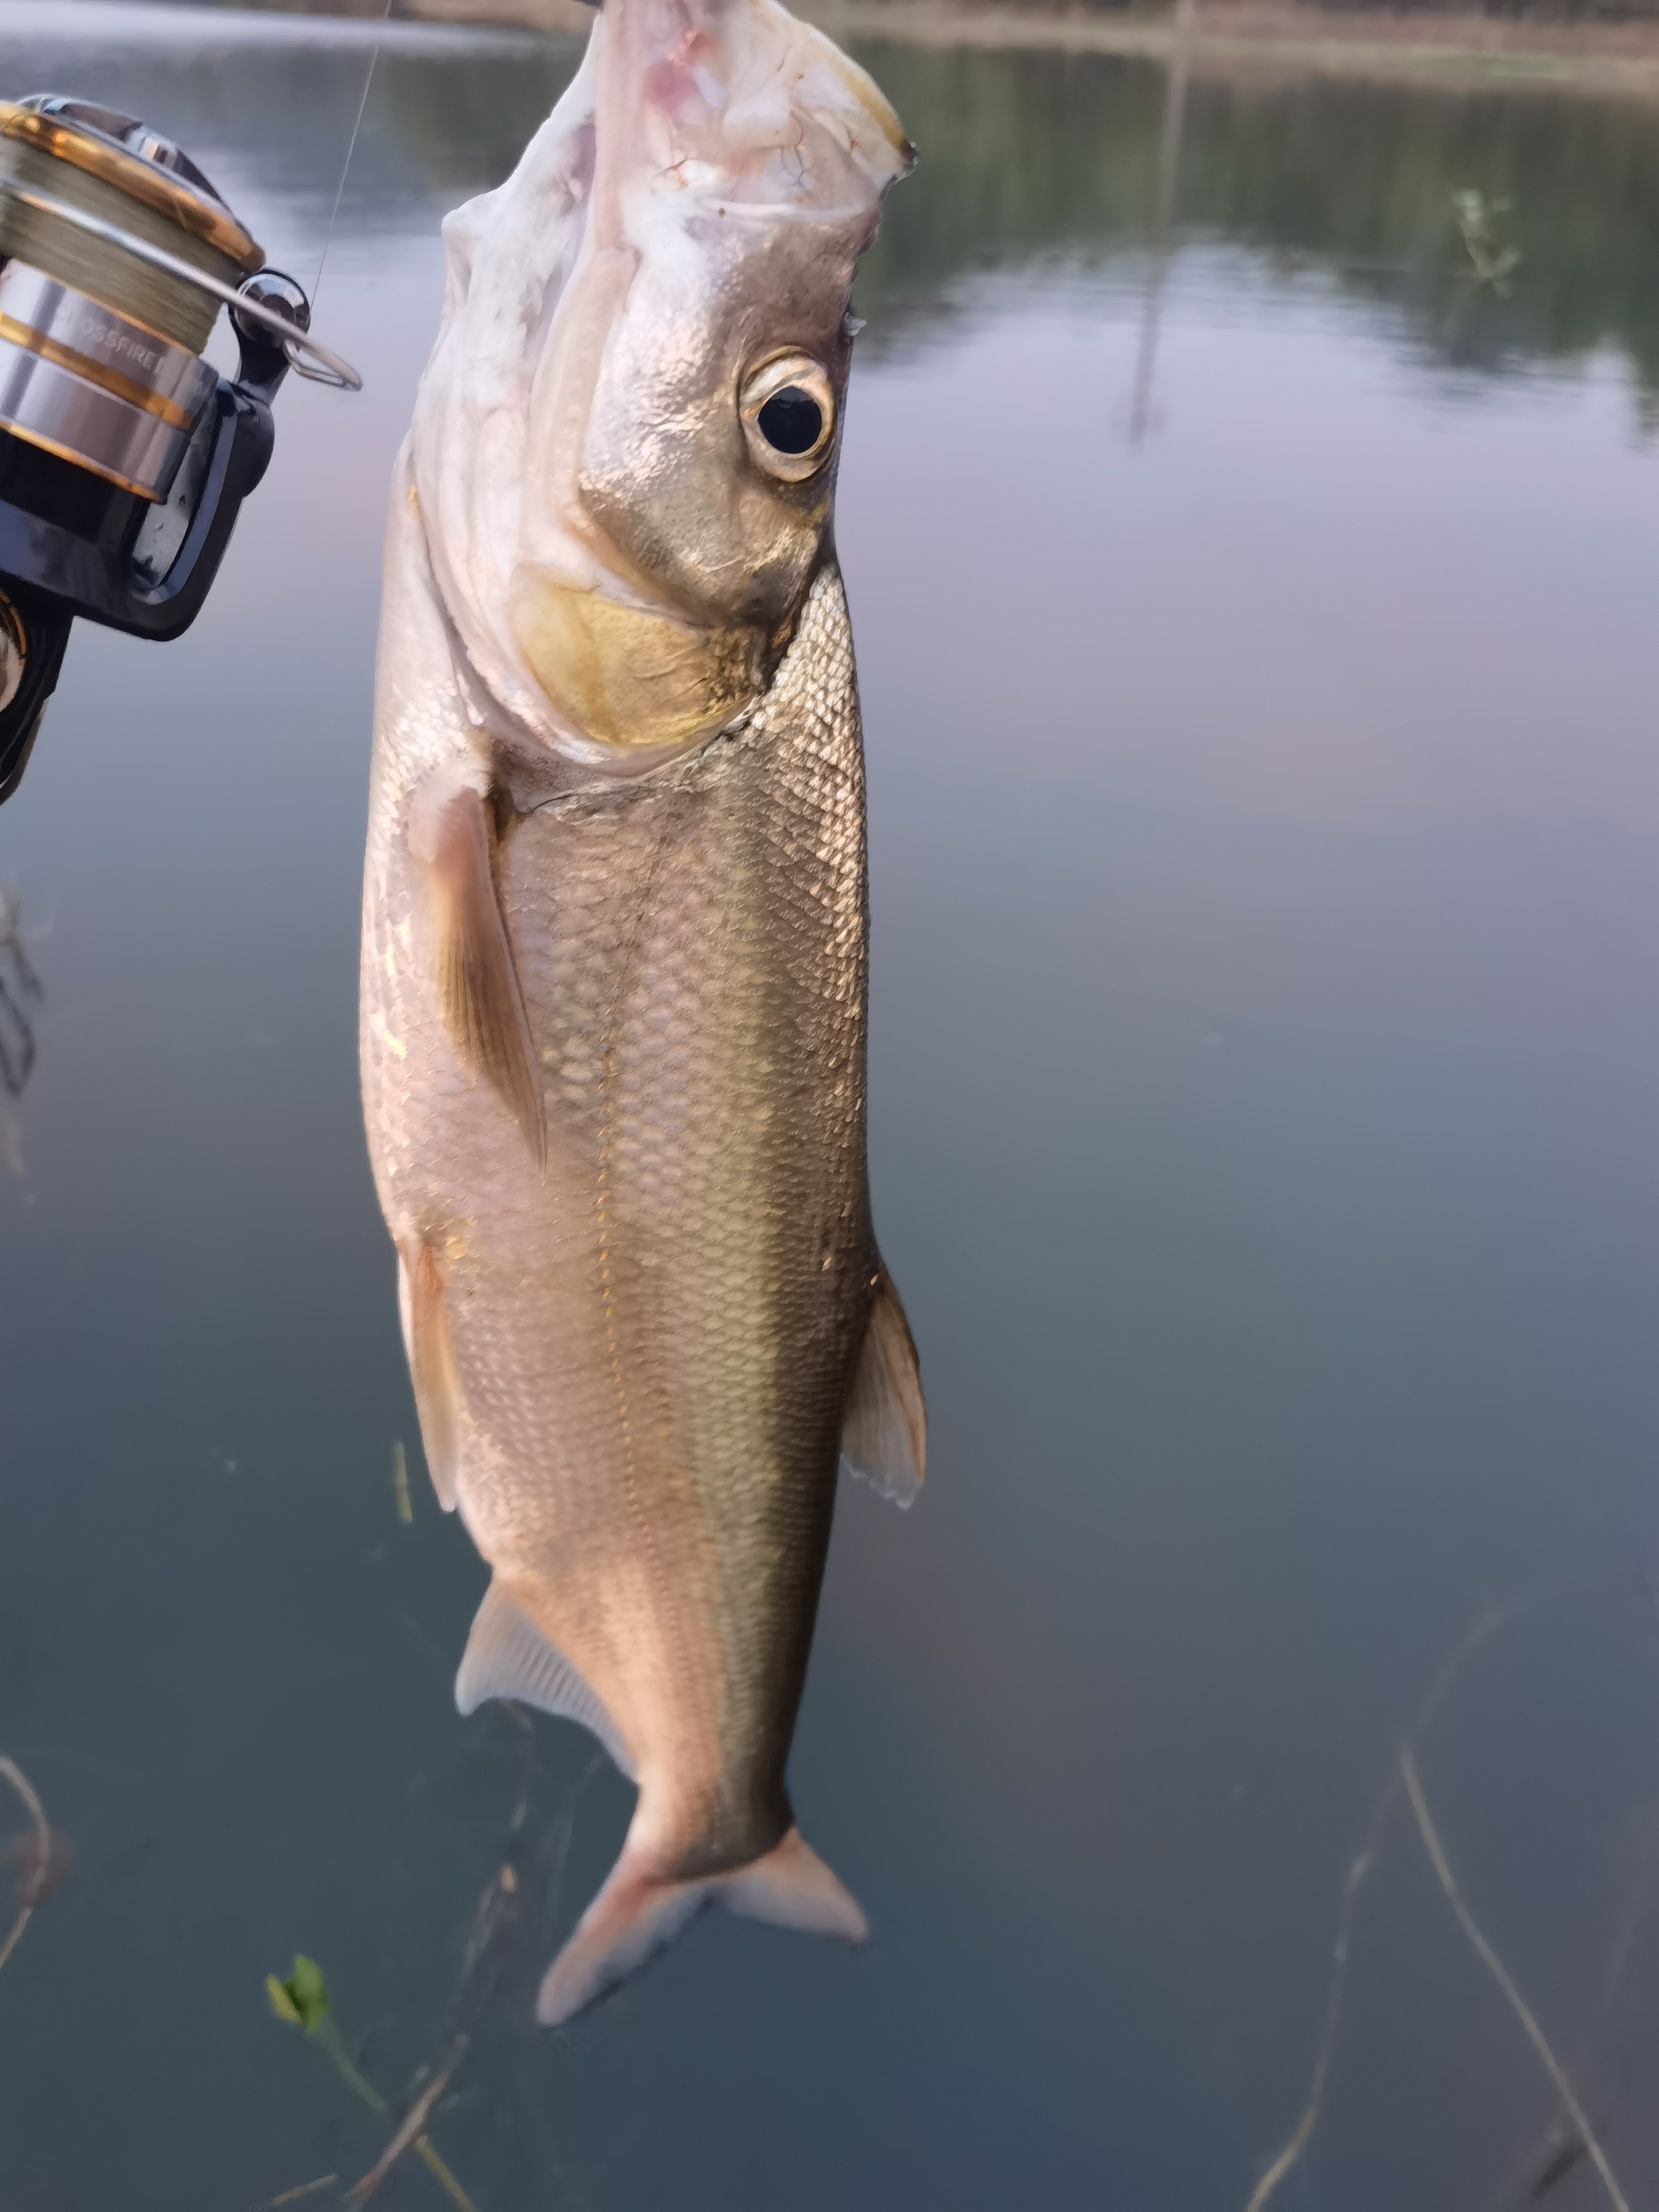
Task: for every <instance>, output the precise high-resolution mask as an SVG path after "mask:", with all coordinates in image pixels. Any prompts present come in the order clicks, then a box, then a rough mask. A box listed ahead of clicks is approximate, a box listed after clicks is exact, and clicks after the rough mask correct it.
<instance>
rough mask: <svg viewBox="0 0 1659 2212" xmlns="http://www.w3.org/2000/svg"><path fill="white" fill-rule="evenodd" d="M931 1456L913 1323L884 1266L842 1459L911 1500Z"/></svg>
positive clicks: (885, 1490) (898, 1499)
mask: <svg viewBox="0 0 1659 2212" xmlns="http://www.w3.org/2000/svg"><path fill="white" fill-rule="evenodd" d="M841 1463H842V1467H843V1468H846V1469H847V1470H848V1472H849V1473H851V1474H861V1475H862V1476H863V1477H864V1479H865V1480H866V1482H869V1483H872V1484H873V1485H874V1486H875V1487H876V1488H877V1489H878V1491H879V1492H881V1494H882V1496H883V1497H884V1498H891V1499H892V1501H893V1503H894V1504H896V1505H908V1504H910V1502H911V1501H912V1499H913V1498H915V1494H916V1492H917V1491H918V1490H920V1489H921V1478H922V1475H923V1474H924V1473H925V1471H926V1468H927V1407H926V1405H925V1404H924V1403H923V1401H922V1395H921V1367H920V1365H919V1364H918V1362H917V1359H916V1347H915V1341H914V1340H913V1339H912V1337H911V1334H910V1324H909V1322H908V1321H906V1319H905V1318H904V1308H903V1307H902V1305H901V1304H899V1294H898V1292H897V1291H896V1290H895V1289H894V1288H893V1283H892V1278H891V1277H890V1275H889V1274H888V1273H887V1270H886V1269H885V1267H884V1268H883V1269H882V1270H881V1273H880V1275H879V1276H878V1279H877V1283H876V1295H875V1298H874V1300H873V1302H872V1304H871V1308H870V1320H869V1324H868V1326H867V1328H866V1330H865V1334H864V1349H863V1351H862V1352H860V1354H859V1364H858V1370H857V1372H856V1373H855V1374H854V1377H853V1388H852V1389H851V1391H850V1392H849V1393H848V1399H847V1412H846V1413H845V1415H844V1416H843V1419H842V1431H841Z"/></svg>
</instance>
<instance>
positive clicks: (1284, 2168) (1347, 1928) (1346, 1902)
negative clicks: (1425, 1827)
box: [1245, 1603, 1520, 2212]
mask: <svg viewBox="0 0 1659 2212" xmlns="http://www.w3.org/2000/svg"><path fill="white" fill-rule="evenodd" d="M1519 1610H1520V1607H1519V1605H1518V1603H1512V1604H1510V1605H1508V1606H1501V1607H1500V1606H1488V1607H1486V1611H1485V1612H1484V1613H1482V1614H1481V1615H1480V1619H1479V1620H1477V1621H1476V1622H1475V1624H1474V1627H1473V1628H1471V1629H1470V1630H1469V1632H1468V1634H1467V1635H1466V1636H1465V1637H1464V1638H1463V1639H1462V1642H1461V1643H1460V1644H1458V1645H1457V1647H1456V1649H1455V1650H1454V1651H1453V1653H1452V1655H1451V1656H1450V1657H1449V1659H1448V1660H1447V1662H1446V1663H1445V1665H1444V1666H1443V1668H1441V1669H1440V1672H1439V1674H1437V1676H1436V1677H1435V1679H1434V1682H1433V1684H1432V1685H1431V1688H1430V1690H1429V1693H1428V1695H1427V1697H1425V1699H1424V1700H1423V1702H1422V1704H1421V1705H1419V1708H1418V1711H1417V1717H1416V1719H1415V1720H1414V1721H1413V1723H1412V1726H1411V1731H1410V1733H1409V1735H1407V1738H1406V1748H1407V1754H1409V1753H1410V1750H1411V1747H1412V1746H1413V1743H1414V1742H1415V1741H1417V1740H1418V1738H1419V1737H1420V1736H1421V1735H1423V1734H1424V1732H1425V1729H1427V1728H1428V1726H1429V1724H1430V1723H1431V1721H1432V1720H1433V1718H1434V1717H1435V1715H1436V1714H1437V1712H1438V1711H1439V1710H1440V1707H1441V1705H1443V1703H1444V1702H1445V1699H1446V1698H1447V1696H1448V1695H1449V1692H1450V1690H1451V1687H1452V1685H1453V1683H1454V1682H1455V1681H1456V1680H1457V1677H1458V1676H1459V1674H1462V1670H1463V1668H1464V1667H1465V1666H1466V1665H1467V1664H1468V1662H1469V1660H1471V1659H1472V1658H1473V1657H1474V1655H1475V1653H1476V1652H1477V1651H1478V1650H1480V1646H1481V1645H1482V1644H1484V1643H1485V1642H1486V1639H1487V1638H1488V1637H1490V1636H1491V1635H1492V1633H1493V1632H1495V1631H1496V1630H1497V1629H1498V1628H1499V1627H1500V1626H1502V1625H1503V1623H1504V1621H1506V1620H1510V1618H1511V1617H1512V1616H1513V1615H1514V1614H1515V1613H1517V1612H1518V1611H1519ZM1401 1778H1402V1770H1401V1762H1400V1761H1398V1760H1396V1761H1395V1762H1394V1764H1392V1765H1390V1766H1389V1778H1388V1780H1387V1782H1386V1783H1385V1784H1383V1794H1382V1796H1380V1797H1379V1798H1378V1799H1377V1801H1376V1810H1375V1812H1373V1814H1371V1818H1370V1826H1368V1827H1367V1829H1366V1831H1365V1840H1364V1844H1362V1845H1361V1846H1360V1850H1359V1853H1358V1857H1356V1858H1355V1860H1354V1862H1353V1863H1352V1866H1350V1868H1349V1869H1348V1872H1347V1878H1346V1881H1344V1882H1343V1885H1342V1905H1341V1910H1340V1912H1339V1914H1338V1916H1337V1923H1336V1941H1335V1942H1334V1944H1333V1946H1332V1948H1331V1979H1330V1987H1329V1990H1328V1994H1327V1996H1326V1999H1325V2025H1324V2027H1323V2030H1322V2033H1321V2034H1320V2038H1319V2048H1318V2050H1317V2051H1316V2053H1315V2054H1314V2067H1313V2078H1312V2080H1311V2081H1310V2083H1309V2085H1308V2101H1307V2104H1306V2106H1304V2109H1303V2113H1302V2117H1301V2118H1300V2119H1299V2120H1298V2121H1297V2124H1296V2126H1295V2128H1294V2130H1292V2131H1291V2137H1290V2140H1289V2141H1288V2142H1286V2143H1285V2147H1284V2148H1283V2149H1282V2150H1281V2151H1280V2152H1279V2155H1278V2156H1277V2157H1276V2158H1275V2159H1274V2160H1273V2164H1272V2165H1271V2166H1269V2167H1268V2168H1267V2172H1265V2173H1264V2174H1263V2175H1262V2177H1261V2180H1260V2181H1258V2182H1257V2184H1256V2185H1255V2190H1254V2191H1252V2193H1251V2197H1250V2201H1249V2204H1248V2205H1247V2206H1246V2208H1245V2212H1261V2208H1262V2206H1263V2205H1264V2204H1265V2203H1267V2199H1268V2198H1269V2197H1271V2196H1272V2195H1273V2191H1274V2190H1276V2189H1277V2188H1278V2186H1279V2183H1280V2182H1281V2181H1283V2179H1285V2175H1286V2174H1287V2173H1288V2172H1290V2170H1291V2167H1292V2166H1294V2165H1295V2164H1296V2162H1297V2160H1298V2159H1299V2158H1300V2157H1301V2155H1302V2154H1303V2152H1304V2150H1305V2149H1306V2148H1307V2147H1308V2142H1309V2138H1310V2136H1312V2134H1313V2131H1314V2129H1315V2127H1316V2124H1318V2119H1319V2112H1320V2107H1321V2106H1322V2104H1323V2103H1324V2100H1325V2084H1326V2081H1327V2080H1328V2076H1329V2074H1330V2070H1331V2059H1332V2057H1333V2055H1334V2051H1335V2050H1336V2031H1337V2026H1338V2023H1339V2021H1340V2019H1341V2016H1342V1996H1343V1990H1344V1987H1345V1985H1346V1981H1347V1976H1348V1946H1349V1942H1350V1939H1351V1937H1352V1933H1353V1920H1354V1913H1355V1911H1356V1909H1357V1907H1358V1901H1359V1891H1360V1887H1361V1885H1362V1883H1363V1882H1364V1879H1365V1877H1366V1875H1368V1874H1369V1873H1370V1870H1371V1867H1372V1865H1373V1863H1374V1862H1375V1860H1376V1850H1377V1844H1378V1842H1379V1840H1380V1838H1381V1836H1382V1833H1383V1823H1384V1822H1385V1821H1386V1820H1387V1819H1388V1817H1389V1814H1390V1812H1391V1811H1392V1810H1393V1809H1394V1802H1395V1798H1396V1797H1397V1796H1399V1794H1400V1784H1401Z"/></svg>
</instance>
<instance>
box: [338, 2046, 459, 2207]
mask: <svg viewBox="0 0 1659 2212" xmlns="http://www.w3.org/2000/svg"><path fill="white" fill-rule="evenodd" d="M465 2056H466V2038H465V2036H464V2035H461V2036H458V2037H457V2038H456V2039H455V2041H454V2043H453V2045H451V2047H450V2052H449V2056H448V2057H447V2058H446V2059H445V2061H444V2063H443V2064H442V2065H441V2067H440V2068H439V2069H438V2070H437V2072H436V2073H435V2075H433V2077H432V2079H431V2080H430V2081H428V2083H427V2085H426V2087H425V2088H424V2089H422V2092H421V2093H420V2095H419V2096H418V2097H417V2098H416V2100H415V2102H414V2103H413V2104H412V2105H411V2106H410V2108H409V2112H408V2116H407V2117H406V2118H405V2119H404V2124H403V2125H402V2126H401V2127H400V2128H399V2129H398V2132H397V2134H396V2135H395V2136H392V2141H391V2142H389V2143H388V2144H387V2145H386V2148H385V2149H384V2150H383V2151H382V2152H381V2153H380V2157H379V2158H378V2159H377V2160H375V2162H374V2166H372V2167H371V2168H370V2169H369V2171H368V2172H367V2173H366V2174H365V2175H364V2176H363V2178H362V2180H361V2181H360V2182H358V2183H357V2185H356V2187H355V2188H354V2189H352V2190H351V2191H349V2194H348V2196H347V2197H346V2202H347V2203H348V2204H367V2203H368V2200H369V2198H370V2197H372V2196H373V2195H374V2192H375V2191H376V2190H377V2189H378V2188H379V2187H380V2184H381V2183H382V2182H383V2181H384V2180H385V2179H386V2176H387V2174H388V2173H390V2172H391V2171H392V2167H393V2166H395V2165H396V2164H397V2163H398V2160H399V2159H400V2158H401V2157H402V2156H403V2154H404V2152H405V2151H406V2150H407V2149H408V2148H410V2144H412V2143H419V2142H424V2141H425V2130H426V2124H427V2122H428V2120H429V2119H430V2118H431V2117H432V2108H433V2106H435V2104H436V2103H437V2101H438V2100H439V2098H440V2097H441V2096H442V2094H443V2093H444V2091H445V2090H446V2089H447V2087H449V2085H450V2082H451V2081H453V2079H454V2075H455V2069H456V2068H457V2067H458V2066H459V2064H460V2063H461V2061H462V2059H463V2058H465Z"/></svg>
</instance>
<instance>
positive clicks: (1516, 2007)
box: [1400, 1741, 1630, 2212]
mask: <svg viewBox="0 0 1659 2212" xmlns="http://www.w3.org/2000/svg"><path fill="white" fill-rule="evenodd" d="M1400 1772H1401V1779H1402V1780H1403V1781H1404V1783H1405V1785H1406V1796H1407V1798H1408V1800H1409V1801H1410V1803H1411V1808H1412V1813H1413V1817H1414V1818H1415V1820H1416V1821H1417V1832H1418V1833H1419V1835H1420V1836H1421V1837H1422V1838H1423V1848H1424V1850H1425V1851H1427V1853H1428V1855H1429V1863H1430V1864H1431V1866H1432V1867H1433V1869H1434V1872H1435V1879H1436V1880H1437V1881H1438V1882H1439V1884H1440V1887H1441V1888H1442V1889H1443V1890H1444V1892H1445V1893H1446V1902H1447V1903H1448V1904H1449V1905H1450V1906H1451V1909H1452V1911H1454V1912H1455V1914H1456V1916H1457V1924H1458V1926H1459V1927H1460V1928H1461V1929H1462V1930H1463V1933H1464V1934H1465V1936H1468V1939H1469V1943H1470V1946H1471V1948H1473V1949H1474V1953H1475V1955H1476V1957H1477V1958H1479V1960H1480V1963H1481V1964H1482V1966H1485V1967H1486V1971H1487V1972H1488V1973H1489V1974H1490V1975H1491V1976H1492V1979H1493V1981H1495V1982H1496V1983H1497V1984H1498V1988H1499V1989H1500V1990H1502V1991H1503V1992H1504V1997H1505V1998H1506V2000H1507V2001H1508V2003H1509V2007H1510V2011H1511V2012H1512V2013H1513V2014H1514V2015H1515V2016H1516V2019H1517V2020H1518V2021H1520V2023H1521V2026H1522V2028H1523V2029H1524V2030H1525V2032H1526V2037H1527V2040H1528V2042H1529V2043H1530V2044H1531V2045H1532V2047H1533V2049H1534V2051H1536V2052H1537V2053H1538V2056H1539V2058H1540V2059H1541V2062H1542V2063H1543V2068H1544V2071H1545V2072H1546V2073H1547V2075H1549V2077H1550V2080H1551V2081H1552V2082H1553V2085H1554V2088H1555V2093H1556V2094H1557V2096H1558V2097H1559V2098H1560V2100H1561V2102H1562V2104H1563V2105H1564V2106H1565V2107H1566V2110H1567V2112H1568V2113H1569V2114H1570V2116H1571V2120H1572V2124H1573V2125H1574V2127H1575V2128H1576V2129H1577V2131H1578V2137H1579V2140H1580V2142H1582V2143H1583V2146H1584V2150H1585V2152H1586V2154H1588V2156H1589V2160H1590V2163H1591V2165H1592V2166H1595V2170H1596V2172H1598V2173H1599V2174H1600V2175H1601V2182H1602V2186H1603V2187H1604V2188H1605V2189H1606V2191H1607V2195H1608V2197H1609V2198H1610V2199H1611V2200H1612V2202H1613V2205H1614V2206H1615V2207H1616V2208H1617V2212H1630V2206H1629V2204H1628V2203H1626V2198H1625V2195H1624V2191H1622V2190H1621V2189H1620V2186H1619V2184H1618V2181H1617V2179H1615V2177H1614V2174H1613V2168H1612V2166H1609V2165H1608V2163H1607V2153H1606V2152H1605V2151H1604V2150H1603V2149H1602V2148H1601V2144H1600V2143H1599V2142H1597V2140H1596V2136H1595V2130H1594V2129H1593V2128H1592V2127H1591V2125H1590V2124H1589V2117H1588V2115H1587V2114H1586V2113H1585V2111H1584V2108H1583V2106H1582V2105H1581V2104H1580V2103H1579V2101H1578V2100H1577V2097H1576V2096H1575V2095H1574V2093H1573V2088H1572V2084H1571V2082H1570V2081H1568V2079H1567V2077H1566V2075H1565V2073H1563V2071H1562V2069H1561V2064H1560V2061H1559V2059H1558V2058H1557V2057H1556V2055H1555V2053H1554V2052H1553V2051H1552V2050H1551V2048H1550V2045H1549V2040H1548V2038H1547V2036H1546V2035H1545V2033H1544V2031H1543V2029H1542V2028H1541V2027H1540V2026H1539V2025H1538V2021H1537V2019H1536V2018H1535V2016H1534V2013H1533V2011H1532V2008H1531V2007H1530V2006H1529V2005H1528V2002H1527V2001H1526V1999H1525V1998H1524V1997H1523V1996H1522V1994H1521V1992H1520V1990H1518V1989H1516V1985H1515V1983H1514V1980H1513V1978H1511V1976H1510V1971H1509V1969H1508V1967H1507V1966H1505V1965H1504V1961H1503V1960H1501V1959H1500V1958H1499V1957H1498V1954H1497V1952H1496V1951H1494V1950H1493V1948H1492V1945H1491V1944H1490V1943H1489V1942H1487V1941H1486V1937H1485V1936H1483V1935H1482V1934H1481V1932H1480V1928H1479V1926H1478V1925H1477V1924H1476V1922H1475V1918H1474V1914H1473V1913H1472V1912H1471V1911H1469V1908H1468V1905H1467V1903H1466V1902H1465V1901H1464V1897H1463V1893H1462V1890H1461V1889H1460V1888H1459V1887H1458V1886H1457V1877H1456V1875H1454V1874H1453V1872H1452V1870H1451V1863H1450V1862H1449V1860H1448V1858H1447V1857H1446V1851H1445V1846H1444V1845H1443V1844H1442V1842H1441V1840H1440V1832H1439V1830H1438V1829H1437V1827H1436V1826H1435V1825H1434V1820H1433V1818H1432V1816H1431V1814H1430V1811H1429V1803H1428V1800H1427V1798H1426V1797H1425V1796H1424V1795H1423V1784H1422V1783H1421V1782H1420V1781H1419V1778H1418V1772H1417V1759H1416V1754H1415V1753H1414V1752H1413V1747H1412V1745H1411V1743H1410V1741H1407V1742H1406V1743H1405V1744H1404V1745H1403V1746H1402V1747H1401V1753H1400Z"/></svg>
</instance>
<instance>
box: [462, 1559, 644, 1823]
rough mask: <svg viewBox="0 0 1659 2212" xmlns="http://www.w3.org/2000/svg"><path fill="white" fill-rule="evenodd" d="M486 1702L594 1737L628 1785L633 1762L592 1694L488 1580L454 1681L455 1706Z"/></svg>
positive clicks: (503, 1592) (508, 1597)
mask: <svg viewBox="0 0 1659 2212" xmlns="http://www.w3.org/2000/svg"><path fill="white" fill-rule="evenodd" d="M486 1698H517V1699H520V1700H521V1701H522V1702H523V1703H524V1704H525V1705H534V1706H535V1707H536V1708H537V1710H538V1711H540V1712H544V1713H553V1714H555V1715H556V1716H557V1717H558V1718H559V1719H561V1720H567V1721H576V1722H578V1723H580V1725H581V1726H582V1727H583V1728H585V1729H588V1730H589V1731H590V1733H592V1735H596V1736H598V1738H599V1741H600V1742H601V1743H602V1744H603V1745H604V1746H605V1749H606V1750H607V1751H608V1752H609V1753H611V1757H612V1759H615V1760H616V1762H617V1765H618V1766H619V1767H620V1768H621V1769H622V1771H623V1773H624V1774H625V1775H626V1776H627V1777H628V1778H629V1781H630V1782H631V1781H632V1780H633V1778H634V1762H633V1760H632V1759H630V1758H629V1755H628V1747H627V1745H626V1744H625V1743H624V1742H623V1740H622V1737H621V1735H619V1734H618V1732H617V1729H616V1727H615V1725H614V1724H613V1723H612V1721H611V1716H610V1714H609V1713H608V1712H606V1711H605V1706H604V1705H603V1704H602V1703H601V1701H600V1699H599V1696H598V1694H597V1693H596V1692H595V1691H594V1690H593V1689H592V1686H590V1685H589V1684H588V1682H587V1681H586V1680H585V1679H584V1677H583V1676H582V1675H581V1674H580V1673H579V1672H578V1671H577V1669H576V1668H574V1667H573V1666H572V1665H571V1663H570V1662H569V1661H568V1659H567V1658H566V1657H565V1656H564V1654H563V1652H562V1651H561V1650H559V1649H558V1647H557V1646H556V1644H552V1643H550V1641H549V1639H548V1638H546V1637H545V1636H544V1635H543V1633H542V1632H541V1630H540V1629H539V1628H538V1627H537V1626H536V1624H535V1622H534V1621H533V1620H531V1618H530V1616H529V1614H528V1613H526V1611H525V1609H524V1607H522V1606H521V1605H520V1604H518V1603H517V1602H516V1601H515V1600H514V1599H513V1597H512V1596H511V1595H509V1593H508V1592H507V1590H506V1589H503V1588H502V1586H501V1583H500V1582H499V1581H495V1582H492V1583H490V1585H489V1589H487V1590H486V1591H485V1592H484V1601H483V1604H482V1605H481V1606H480V1607H478V1613H477V1619H476V1620H474V1621H473V1624H472V1633H471V1636H469V1637H468V1638H467V1639H466V1650H465V1655H464V1656H463V1657H462V1660H461V1669H460V1672H459V1674H457V1675H456V1677H455V1703H456V1705H457V1707H458V1709H459V1711H462V1712H464V1713H471V1712H475V1711H477V1708H478V1707H479V1706H480V1705H483V1702H484V1699H486Z"/></svg>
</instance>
